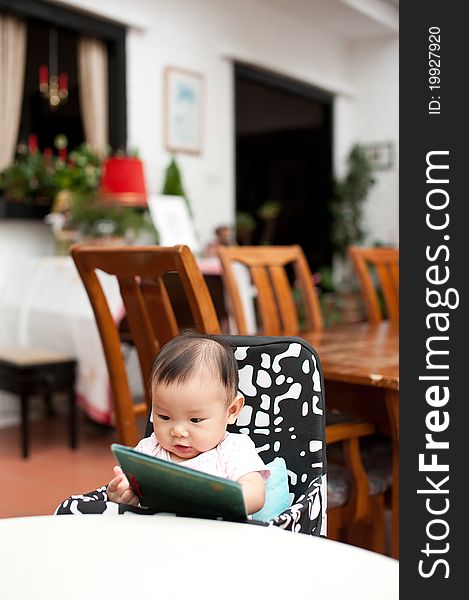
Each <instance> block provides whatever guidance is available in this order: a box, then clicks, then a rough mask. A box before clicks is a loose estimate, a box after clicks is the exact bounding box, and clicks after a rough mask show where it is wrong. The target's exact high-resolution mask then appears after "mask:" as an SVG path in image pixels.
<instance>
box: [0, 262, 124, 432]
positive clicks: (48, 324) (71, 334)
mask: <svg viewBox="0 0 469 600" xmlns="http://www.w3.org/2000/svg"><path fill="white" fill-rule="evenodd" d="M100 279H101V281H102V283H103V287H104V290H105V293H106V296H107V298H108V301H109V304H110V308H111V312H112V314H113V316H114V318H115V319H116V320H119V319H120V318H121V317H122V314H123V305H122V300H121V297H120V294H119V290H118V284H117V280H116V279H115V278H114V277H111V276H109V275H106V274H105V273H100ZM0 345H2V346H33V347H40V348H44V349H48V350H55V351H57V352H63V353H65V354H68V355H70V356H72V357H74V358H76V359H77V361H78V371H77V385H76V391H77V395H78V398H79V401H80V403H81V404H82V406H83V407H84V409H85V410H86V412H87V413H88V414H89V416H90V417H91V418H93V419H94V420H95V421H97V422H99V423H104V424H108V423H110V420H111V397H110V386H109V377H108V372H107V368H106V363H105V359H104V354H103V350H102V346H101V340H100V338H99V333H98V329H97V326H96V323H95V319H94V315H93V311H92V309H91V305H90V302H89V300H88V296H87V294H86V291H85V288H84V286H83V283H82V281H81V279H80V276H79V274H78V271H77V270H76V268H75V264H74V263H73V260H72V259H71V258H70V257H46V258H32V257H21V258H17V259H9V260H1V259H0Z"/></svg>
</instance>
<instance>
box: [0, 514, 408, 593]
mask: <svg viewBox="0 0 469 600" xmlns="http://www.w3.org/2000/svg"><path fill="white" fill-rule="evenodd" d="M0 565H1V570H2V577H1V582H0V589H1V591H2V597H5V598H8V600H15V599H21V600H24V599H25V598H35V599H38V600H42V599H47V600H58V599H63V598H67V600H74V599H77V600H82V599H83V598H116V599H120V598H126V599H129V598H135V599H138V600H140V599H142V600H143V599H145V598H155V599H158V600H160V599H166V598H190V599H191V600H202V599H203V600H212V599H216V600H230V599H233V600H234V599H236V600H238V598H246V599H251V598H255V599H258V600H261V599H263V598H275V599H277V598H279V599H282V600H287V599H295V600H297V599H300V598H319V599H324V598H328V599H331V600H335V599H340V600H345V599H347V600H355V599H356V600H376V599H377V598H379V600H396V599H397V598H398V579H399V566H398V565H399V564H398V562H397V561H395V560H392V559H390V558H387V557H385V556H382V555H380V554H374V553H372V552H368V551H366V550H362V549H360V548H356V547H354V546H348V545H345V544H340V543H338V542H333V541H330V540H326V539H321V538H317V537H312V536H307V535H304V534H294V533H290V532H286V531H282V530H280V529H278V528H277V527H260V526H255V525H246V524H244V525H241V524H237V523H228V522H222V521H209V520H204V519H186V518H178V517H172V516H163V515H156V516H142V515H130V514H128V515H126V516H106V515H103V516H96V515H92V516H91V515H90V516H82V517H78V516H77V517H75V516H68V517H65V516H64V517H54V516H52V517H25V518H17V519H3V520H0Z"/></svg>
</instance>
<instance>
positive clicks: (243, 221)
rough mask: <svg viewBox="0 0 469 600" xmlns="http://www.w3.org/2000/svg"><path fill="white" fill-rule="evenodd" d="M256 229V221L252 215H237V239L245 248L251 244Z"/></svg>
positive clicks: (245, 213)
mask: <svg viewBox="0 0 469 600" xmlns="http://www.w3.org/2000/svg"><path fill="white" fill-rule="evenodd" d="M255 228H256V221H255V219H254V217H253V216H252V215H250V214H249V213H247V212H242V211H240V212H237V213H236V237H237V238H238V239H239V241H240V242H241V244H243V246H249V245H250V244H251V241H252V240H251V238H252V233H253V231H254V229H255Z"/></svg>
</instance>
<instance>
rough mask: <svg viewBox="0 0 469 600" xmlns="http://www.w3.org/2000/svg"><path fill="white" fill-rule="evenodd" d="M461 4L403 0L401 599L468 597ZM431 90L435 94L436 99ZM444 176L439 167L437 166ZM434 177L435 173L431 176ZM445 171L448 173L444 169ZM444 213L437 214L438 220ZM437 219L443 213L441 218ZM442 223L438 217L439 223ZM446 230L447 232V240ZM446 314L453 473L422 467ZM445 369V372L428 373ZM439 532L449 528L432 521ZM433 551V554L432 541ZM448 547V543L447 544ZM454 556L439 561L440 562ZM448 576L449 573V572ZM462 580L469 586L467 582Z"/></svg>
mask: <svg viewBox="0 0 469 600" xmlns="http://www.w3.org/2000/svg"><path fill="white" fill-rule="evenodd" d="M464 8H465V4H464V3H457V2H445V3H442V2H439V1H436V0H427V1H426V2H422V3H417V2H402V3H401V5H400V23H401V25H400V148H401V153H400V198H401V202H400V229H401V254H402V260H401V261H400V278H401V286H400V289H401V296H400V304H401V309H400V314H401V332H400V365H401V390H400V399H401V419H400V421H401V423H400V431H401V443H400V466H401V471H400V472H401V503H400V507H401V508H400V515H401V527H400V529H401V547H400V589H401V597H402V598H411V597H413V596H414V595H415V594H422V597H423V598H425V600H432V599H437V598H438V599H441V598H459V597H465V596H466V595H467V592H463V591H456V588H458V590H462V589H464V587H465V585H466V576H465V575H466V571H467V567H465V565H464V564H463V561H465V556H466V553H465V551H464V550H465V548H464V546H463V544H465V531H466V529H467V526H466V523H467V517H466V514H465V513H467V503H466V487H467V486H464V483H465V479H466V469H464V467H462V468H461V467H460V466H459V467H458V465H457V463H456V461H457V460H459V461H464V462H466V455H467V445H466V444H465V443H464V442H465V440H466V438H467V432H466V423H467V417H466V413H467V404H468V400H467V393H465V372H466V371H467V364H466V363H467V359H466V351H465V341H466V339H465V338H466V332H467V331H468V328H467V325H466V324H465V322H464V320H463V319H464V315H463V310H464V306H465V298H466V297H467V285H468V284H467V279H468V278H467V274H466V273H465V271H466V269H465V257H466V254H467V248H466V247H467V244H466V240H467V238H468V233H467V228H466V223H467V221H466V219H465V213H466V210H465V204H466V198H467V183H466V173H467V171H468V167H467V155H468V151H467V147H466V146H467V141H466V138H467V114H466V111H467V99H466V97H465V92H464V88H465V85H464V84H465V79H466V76H465V62H466V61H465V52H464V42H465V40H466V39H467V19H465V15H464ZM430 27H438V28H440V30H441V48H440V49H439V51H438V53H439V54H440V63H441V64H440V67H441V73H440V76H441V89H440V90H430V89H429V85H430V82H429V75H430V74H429V72H428V71H429V68H430V65H429V58H430V57H429V28H430ZM432 96H434V97H435V98H432ZM435 99H438V100H440V101H441V110H440V113H439V114H430V112H429V102H430V101H432V100H435ZM432 151H448V152H449V154H448V155H447V156H443V157H440V159H436V161H435V162H439V163H440V164H448V165H449V169H448V171H446V173H447V177H448V178H449V183H448V184H433V183H431V182H427V175H426V169H427V166H428V165H427V155H428V153H429V152H432ZM440 173H441V172H440ZM434 174H435V173H434ZM440 177H441V178H442V179H443V178H444V177H445V176H444V175H443V176H441V175H440ZM439 188H442V189H444V190H445V191H446V192H448V193H449V197H450V203H449V206H448V208H447V209H445V210H447V212H448V214H449V217H450V223H449V226H448V227H447V228H446V229H445V230H444V231H437V230H432V229H431V228H429V227H428V225H427V224H426V217H427V214H428V213H429V212H432V211H431V209H429V208H428V206H427V194H428V192H429V191H430V190H432V189H439ZM443 213H444V211H441V213H439V214H438V217H440V219H441V218H442V217H443ZM434 218H436V215H435V216H434ZM440 222H441V221H440ZM444 236H449V237H448V238H445V237H444ZM439 245H447V247H448V249H449V256H448V257H447V258H446V252H443V251H442V252H441V254H440V255H439V257H438V259H434V261H433V262H431V261H430V260H429V259H428V257H427V256H426V252H427V247H429V248H430V254H431V255H432V256H434V255H435V250H436V248H438V246H439ZM435 264H438V265H439V267H440V268H441V269H444V268H445V266H447V267H449V270H450V277H449V281H448V283H446V284H443V285H440V286H439V288H438V289H440V290H441V293H442V294H443V295H444V293H445V290H446V289H448V288H453V289H455V290H457V292H458V294H459V299H460V303H459V306H458V307H456V308H453V309H444V308H442V307H440V308H437V309H432V308H430V307H429V306H428V303H427V298H426V294H427V289H435V288H437V286H435V285H432V284H430V283H429V281H428V274H427V269H428V268H429V267H430V266H431V265H435ZM439 311H446V312H447V313H448V315H449V319H450V327H449V329H448V331H446V332H444V333H440V334H439V335H447V336H448V337H449V341H448V342H447V343H443V342H440V349H444V350H448V351H449V353H448V354H447V355H443V356H440V359H439V361H438V362H439V363H440V364H447V365H448V366H449V369H448V371H447V374H448V375H449V378H450V380H449V382H442V383H440V385H441V386H443V385H448V387H449V390H450V399H449V402H448V404H447V405H446V406H445V407H444V408H441V409H440V410H441V411H447V412H448V413H449V417H450V424H449V427H448V428H447V429H446V430H445V431H442V432H441V433H439V434H434V438H435V439H439V440H440V441H447V442H449V448H448V449H441V450H439V451H438V452H437V455H438V459H437V460H438V463H440V464H448V465H449V471H448V472H433V473H432V472H428V471H427V472H424V471H422V470H421V469H420V470H419V454H422V453H424V454H425V455H426V460H425V462H426V463H428V462H429V461H430V455H431V454H432V452H434V451H432V450H428V449H426V448H425V445H426V438H425V435H426V434H428V433H429V429H428V424H427V423H426V417H427V415H428V413H429V411H431V410H432V407H430V406H429V404H428V402H427V399H426V390H427V389H428V387H429V386H430V385H434V383H431V382H429V381H422V380H419V377H420V376H421V375H427V374H428V369H427V368H426V367H427V363H426V355H427V351H428V348H427V346H426V344H427V342H428V338H429V336H432V335H438V332H436V331H435V327H434V326H433V327H431V328H429V327H428V324H427V322H426V317H427V315H428V314H429V313H431V312H439ZM431 374H432V375H434V374H438V375H441V374H442V372H441V371H439V372H435V371H432V372H431ZM446 475H449V480H448V482H447V483H445V484H443V485H442V486H441V487H440V489H447V490H448V494H435V493H433V494H421V493H418V492H417V490H419V489H427V490H428V489H430V490H431V489H432V486H431V484H429V482H428V481H427V480H426V477H427V476H429V477H432V478H433V480H434V482H436V483H439V482H440V481H441V480H442V479H443V478H444V477H445V476H446ZM427 498H430V499H431V500H430V502H431V504H430V506H433V507H434V508H436V507H437V506H439V507H440V508H441V507H443V506H444V498H448V499H449V501H450V505H449V510H448V511H447V512H445V514H442V515H440V516H438V515H431V514H430V513H429V511H428V508H427V506H426V500H427ZM463 511H464V513H463ZM438 518H441V519H444V520H445V521H446V522H447V523H448V526H449V533H448V535H447V537H445V538H443V539H441V540H440V541H436V540H432V539H430V538H429V536H428V529H427V528H428V525H429V522H430V521H431V520H432V519H438ZM430 531H433V532H434V533H437V532H438V531H440V532H442V531H443V526H441V525H440V529H438V528H437V527H436V526H434V528H433V530H432V529H430ZM427 543H429V544H430V548H431V549H432V552H431V553H430V554H428V555H427V554H426V553H424V552H423V550H425V549H426V544H427ZM446 544H448V546H446ZM421 560H424V561H425V562H424V567H423V570H424V571H425V572H426V574H427V575H428V573H430V572H432V574H431V575H430V576H427V577H423V576H422V575H421V574H419V561H421ZM438 560H441V561H447V566H448V568H447V566H446V564H445V563H443V562H441V563H438V564H437V563H436V561H438ZM446 576H447V577H446ZM462 586H464V587H462Z"/></svg>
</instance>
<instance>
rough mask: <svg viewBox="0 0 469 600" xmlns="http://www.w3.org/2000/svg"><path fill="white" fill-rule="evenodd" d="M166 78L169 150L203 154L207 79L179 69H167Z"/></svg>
mask: <svg viewBox="0 0 469 600" xmlns="http://www.w3.org/2000/svg"><path fill="white" fill-rule="evenodd" d="M164 77H165V124H164V125H165V145H166V148H167V150H169V151H170V152H186V153H188V154H200V152H201V150H202V100H203V99H202V92H203V89H202V88H203V83H204V81H203V80H204V78H203V76H202V75H200V74H199V73H195V72H194V71H187V70H185V69H179V68H177V67H167V68H166V69H165V74H164Z"/></svg>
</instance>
